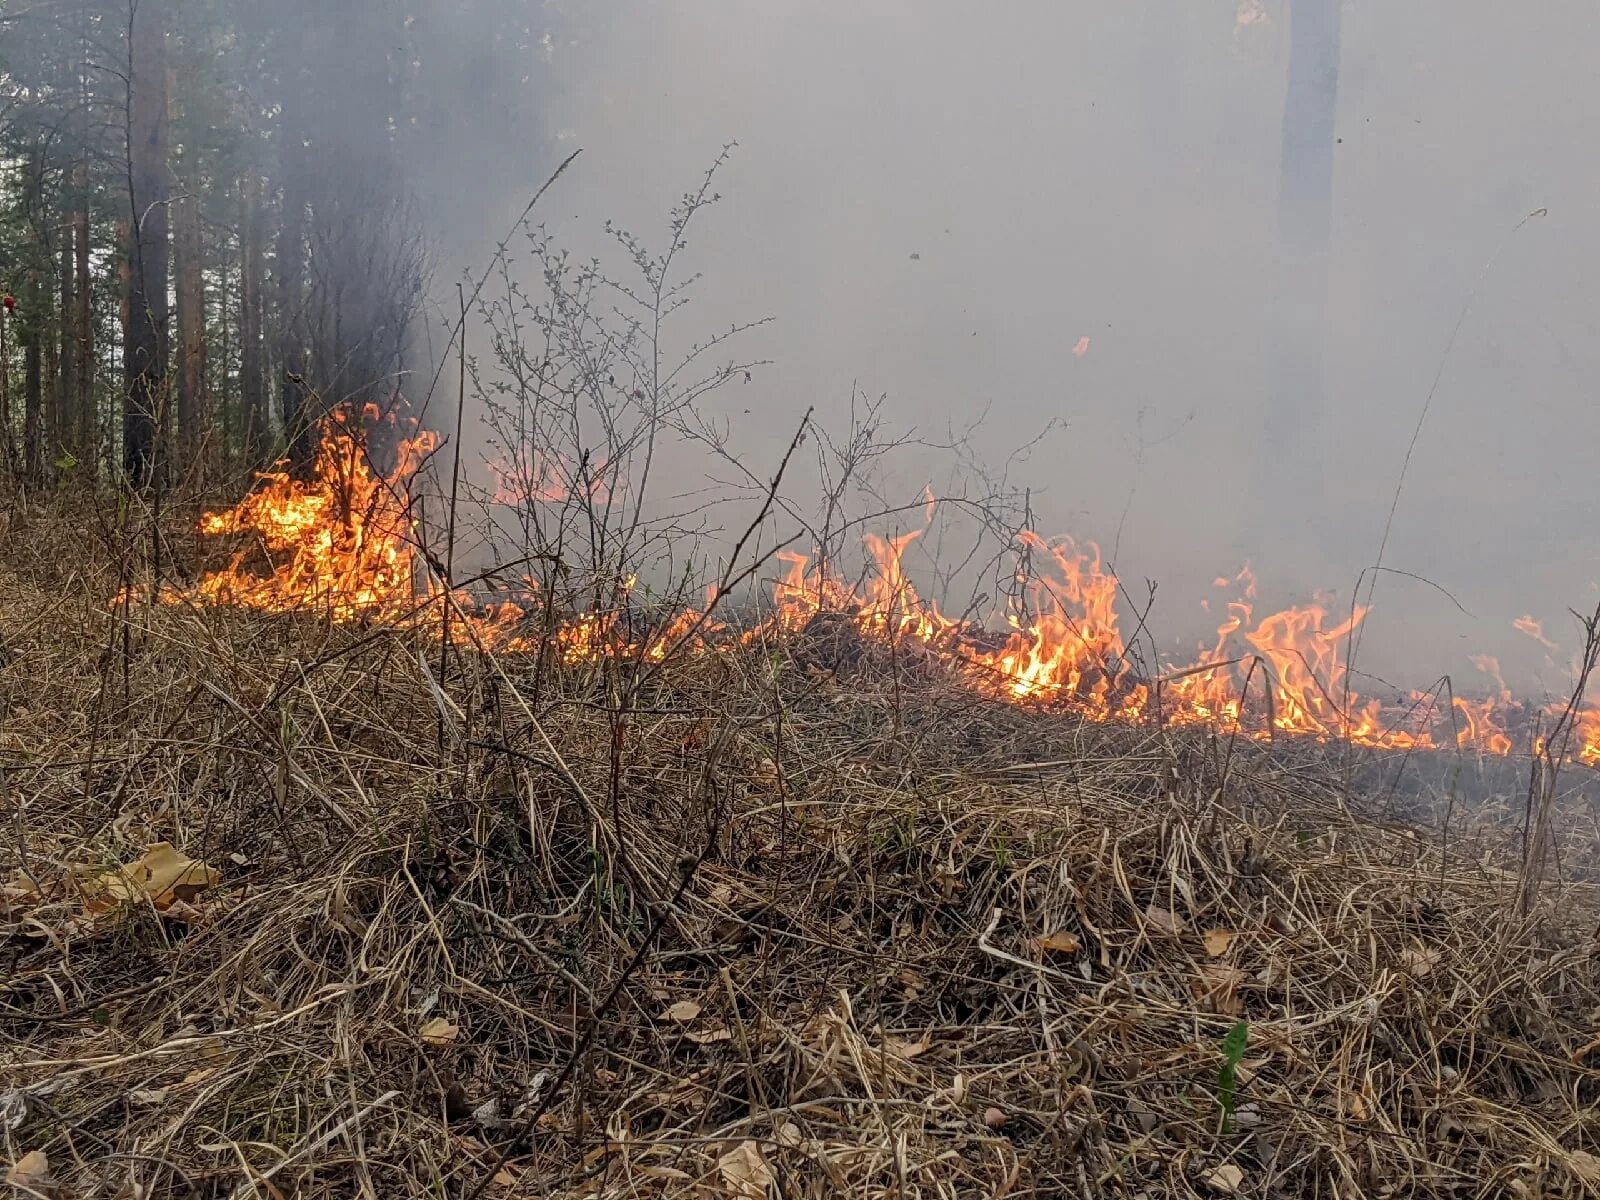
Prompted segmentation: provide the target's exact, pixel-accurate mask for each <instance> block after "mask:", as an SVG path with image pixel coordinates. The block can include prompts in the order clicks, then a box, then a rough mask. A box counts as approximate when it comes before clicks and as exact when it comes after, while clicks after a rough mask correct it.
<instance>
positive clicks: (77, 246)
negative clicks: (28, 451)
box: [72, 161, 100, 479]
mask: <svg viewBox="0 0 1600 1200" xmlns="http://www.w3.org/2000/svg"><path fill="white" fill-rule="evenodd" d="M75 201H76V204H75V207H74V210H73V213H72V251H73V256H74V258H75V259H76V260H77V261H76V264H75V265H76V268H77V277H78V278H77V287H76V288H75V290H74V293H73V300H74V302H75V304H76V306H77V313H76V316H75V317H74V319H73V322H72V328H73V335H74V336H75V337H76V339H77V347H76V350H77V355H78V366H77V370H76V371H75V372H74V376H73V377H74V379H75V381H76V383H77V386H78V394H77V403H76V404H75V406H74V409H75V412H76V416H77V437H76V438H75V439H74V440H75V442H76V445H77V454H78V458H79V461H81V462H82V463H83V470H84V472H85V474H86V475H87V476H88V477H89V478H90V479H93V478H94V476H95V472H96V468H97V464H98V463H99V458H100V414H99V412H98V411H96V405H95V398H94V365H95V353H94V308H93V303H94V295H93V288H94V281H93V279H92V278H91V277H90V274H89V165H88V162H87V161H84V162H81V163H79V165H78V186H77V189H76V196H75Z"/></svg>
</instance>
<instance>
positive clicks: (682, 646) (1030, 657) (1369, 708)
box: [162, 409, 1600, 764]
mask: <svg viewBox="0 0 1600 1200" xmlns="http://www.w3.org/2000/svg"><path fill="white" fill-rule="evenodd" d="M378 421H379V417H378V414H376V412H375V411H373V410H371V409H369V410H368V411H366V412H364V413H362V414H360V415H359V417H356V416H352V415H340V416H334V417H330V418H328V420H327V422H326V423H325V424H324V426H323V428H322V430H321V435H322V436H321V437H320V439H319V443H318V448H317V452H316V459H315V463H314V470H313V471H312V472H311V473H310V475H309V477H307V478H304V479H301V478H297V477H295V476H294V475H293V474H291V473H290V472H288V471H287V470H285V469H283V468H282V467H281V466H280V468H279V469H277V470H274V471H270V472H266V473H264V474H262V475H261V476H260V480H259V483H258V486H257V487H256V488H255V489H254V490H253V491H252V492H251V493H250V494H249V495H247V496H246V497H245V498H244V499H243V500H241V501H240V502H239V503H238V504H237V505H236V506H234V507H233V508H232V509H229V510H227V511H226V512H218V513H207V514H206V515H205V516H204V517H203V518H202V519H201V521H200V525H199V529H200V532H201V533H203V534H205V535H207V536H212V537H231V538H239V539H242V541H241V545H240V546H239V547H238V548H237V549H236V551H235V553H234V555H233V557H232V559H231V560H230V561H229V563H228V565H227V566H226V567H225V568H223V569H222V570H219V571H215V572H212V573H210V574H207V575H205V576H203V577H202V578H201V579H200V580H199V581H198V582H197V583H195V584H194V585H192V586H191V587H189V588H187V589H169V590H168V592H167V593H166V594H164V595H163V597H162V599H163V600H165V601H167V602H169V603H173V602H179V601H189V602H200V603H207V604H216V605H234V606H238V607H244V608H250V609H256V610H263V611H291V610H304V609H314V610H317V611H321V612H324V613H326V614H327V615H329V616H330V617H331V619H333V620H336V621H347V620H353V619H357V618H366V619H370V618H373V617H377V618H379V619H389V620H396V621H404V620H411V619H415V618H417V617H418V616H419V615H421V614H424V613H427V612H429V611H433V612H437V611H438V606H437V604H430V603H429V601H430V599H434V598H438V597H439V593H440V588H439V586H438V584H437V583H436V581H435V579H434V578H433V576H431V575H429V574H428V573H426V572H419V570H418V568H419V566H420V562H419V560H420V559H421V557H422V554H423V552H422V548H421V544H420V540H419V539H420V531H419V529H418V527H417V525H416V523H415V522H414V520H413V516H412V505H411V501H410V499H409V496H410V493H411V484H412V481H413V478H414V476H415V475H416V473H417V472H418V470H419V469H420V468H421V467H422V465H423V464H424V463H425V462H426V460H427V458H428V456H429V455H430V454H431V453H432V452H433V450H434V449H435V447H436V445H437V443H436V441H435V439H434V437H433V435H432V434H430V433H428V432H426V431H422V430H412V431H410V432H409V433H408V434H406V435H405V436H401V429H400V426H399V423H397V422H393V421H389V422H388V424H389V425H390V426H391V427H392V433H393V434H394V441H395V443H396V445H395V451H394V454H393V459H394V465H393V467H392V468H391V469H389V470H387V471H380V470H379V469H378V468H376V467H375V466H374V464H373V461H372V458H371V456H370V455H369V454H368V452H367V441H366V438H365V437H364V436H362V434H363V432H364V430H365V429H366V428H367V427H368V426H372V425H373V424H374V423H377V422H378ZM558 474H563V475H564V474H565V473H561V472H558ZM530 494H535V495H536V498H537V494H536V490H535V493H530V492H529V490H528V489H527V488H521V489H519V495H520V496H522V497H526V496H528V495H530ZM551 494H552V495H555V494H556V493H554V492H552V493H551ZM563 494H564V493H563ZM927 502H928V523H929V524H931V523H932V518H933V505H934V504H935V501H934V498H933V497H932V496H931V495H929V496H928V497H927ZM924 532H925V530H924V529H914V530H911V531H909V532H905V533H900V534H897V535H895V536H892V537H883V536H878V535H875V534H869V535H867V536H866V537H865V538H864V539H863V540H864V546H865V550H866V554H867V569H866V570H865V571H864V572H863V574H862V576H861V578H860V579H859V580H858V581H856V582H854V583H850V582H847V581H846V579H845V578H844V577H843V576H842V575H840V574H839V573H838V571H837V570H836V569H835V567H834V565H833V564H831V563H829V562H827V561H826V560H824V559H822V558H819V557H815V556H807V555H802V554H797V553H792V552H784V553H782V554H780V555H779V559H780V561H781V564H782V567H783V569H782V572H781V575H780V577H779V578H778V579H777V580H776V581H775V582H774V584H773V591H772V610H771V615H770V617H769V618H768V619H767V623H766V629H767V630H768V631H770V632H773V633H777V634H779V635H783V634H793V633H796V632H798V631H801V630H803V629H805V628H806V627H807V626H808V625H809V623H810V622H812V621H813V620H814V619H815V618H817V617H818V616H821V615H828V616H831V617H837V618H840V619H843V620H845V621H847V622H849V623H850V624H851V625H853V626H854V628H855V629H856V630H857V631H858V632H859V634H860V636H861V637H863V638H864V639H866V640H868V641H872V642H879V643H888V644H895V645H906V646H909V647H915V648H916V649H917V650H918V652H919V653H920V654H921V655H923V656H924V657H926V658H927V659H928V660H929V661H932V662H936V663H938V664H941V665H942V667H943V668H944V669H946V670H948V671H949V672H950V673H951V674H952V675H954V676H955V677H956V678H957V679H959V680H960V681H961V682H962V683H963V684H965V685H966V686H968V687H970V688H971V689H972V690H973V691H974V692H976V693H980V694H984V695H987V696H990V697H993V698H995V699H998V700H1001V701H1004V702H1009V703H1017V704H1046V705H1060V706H1068V707H1071V708H1073V709H1074V710H1076V711H1078V712H1080V713H1082V714H1083V715H1085V716H1087V717H1089V718H1091V719H1094V720H1097V721H1112V720H1116V721H1126V722H1146V723H1159V724H1166V725H1185V726H1187V725H1201V726H1208V727H1211V728H1214V729H1217V730H1219V731H1222V732H1227V733H1242V734H1243V735H1245V736H1249V737H1252V738H1269V737H1272V736H1275V735H1280V734H1291V735H1300V736H1306V737H1310V738H1315V739H1320V740H1348V741H1350V742H1352V743H1354V744H1356V745H1361V746H1369V747H1374V748H1382V749H1423V748H1430V747H1437V746H1448V745H1449V744H1450V742H1451V740H1452V739H1453V740H1454V742H1455V743H1456V744H1457V745H1459V746H1461V747H1471V748H1475V749H1477V750H1480V751H1482V752H1484V753H1489V754H1497V755H1504V754H1509V753H1511V752H1512V750H1513V744H1514V739H1513V737H1512V734H1511V733H1510V732H1508V729H1509V728H1510V727H1511V721H1512V720H1513V718H1514V717H1516V716H1517V715H1518V714H1530V715H1531V714H1533V713H1535V712H1536V711H1538V710H1537V709H1536V708H1533V707H1529V706H1526V705H1520V704H1519V703H1518V702H1517V701H1516V700H1515V699H1514V697H1513V695H1512V692H1511V689H1510V688H1508V687H1507V686H1506V684H1505V681H1504V679H1503V678H1502V677H1501V673H1500V668H1499V664H1498V663H1497V662H1495V660H1493V659H1491V658H1480V659H1476V660H1474V662H1475V665H1476V666H1477V667H1478V669H1479V670H1480V671H1481V672H1483V674H1484V675H1486V676H1487V677H1488V678H1489V680H1491V681H1492V683H1493V685H1494V687H1493V689H1492V691H1491V693H1490V694H1489V696H1488V697H1487V698H1484V699H1469V698H1467V697H1462V696H1454V695H1452V696H1451V697H1450V701H1449V705H1448V706H1445V705H1444V703H1443V701H1442V699H1441V696H1440V695H1439V694H1437V693H1413V694H1412V696H1411V697H1410V702H1409V703H1404V702H1403V701H1400V700H1399V698H1397V702H1396V703H1392V704H1386V703H1384V702H1383V701H1381V700H1380V699H1378V698H1375V697H1370V696H1362V695H1360V694H1359V693H1358V691H1357V689H1356V688H1355V687H1354V686H1353V678H1352V675H1353V673H1352V672H1351V670H1350V666H1349V662H1348V657H1349V642H1350V638H1351V635H1352V634H1353V633H1354V632H1355V631H1356V630H1357V629H1358V628H1359V627H1360V626H1361V624H1362V622H1363V621H1364V620H1366V618H1367V616H1368V611H1367V610H1366V609H1365V608H1361V607H1356V608H1353V609H1351V610H1349V611H1348V612H1347V613H1345V614H1344V615H1343V616H1342V617H1339V616H1330V614H1329V611H1328V609H1327V608H1326V607H1325V606H1324V605H1323V604H1307V605H1301V606H1294V607H1290V608H1286V609H1283V610H1281V611H1277V612H1272V613H1269V614H1267V615H1265V616H1261V617H1257V616H1256V613H1255V578H1254V576H1253V575H1252V574H1251V572H1250V571H1249V570H1248V568H1247V569H1246V570H1244V571H1241V572H1240V573H1239V574H1238V575H1237V576H1235V577H1233V578H1232V579H1229V578H1226V577H1219V578H1218V579H1217V580H1216V586H1217V587H1218V588H1221V589H1228V590H1231V591H1232V592H1233V593H1234V594H1233V596H1232V598H1230V599H1228V600H1227V601H1226V617H1225V619H1224V620H1223V621H1222V622H1221V624H1220V625H1219V626H1218V629H1217V633H1216V637H1215V640H1214V641H1213V642H1211V643H1209V644H1207V645H1204V646H1202V647H1201V648H1200V650H1199V653H1198V657H1197V658H1195V660H1194V661H1193V662H1192V663H1189V664H1182V663H1176V664H1175V663H1164V662H1156V663H1151V662H1147V661H1143V660H1140V659H1139V658H1138V656H1137V655H1135V654H1134V653H1133V652H1132V651H1131V649H1130V647H1129V645H1128V644H1127V642H1126V640H1125V635H1124V632H1123V629H1122V625H1121V620H1120V604H1119V601H1120V597H1121V585H1120V583H1119V582H1118V579H1117V577H1116V575H1115V574H1114V573H1113V572H1112V571H1111V570H1110V569H1109V567H1107V565H1106V564H1105V562H1104V560H1103V558H1102V557H1101V554H1100V551H1099V549H1098V547H1096V546H1095V545H1094V544H1093V543H1092V542H1076V541H1073V540H1071V539H1069V538H1060V539H1055V540H1048V539H1046V538H1043V537H1041V536H1039V535H1038V534H1036V533H1032V532H1024V533H1022V534H1021V535H1019V538H1018V542H1017V546H1016V552H1017V561H1018V564H1019V567H1018V570H1017V573H1016V576H1015V584H1016V586H1015V589H1014V593H1013V595H1012V596H1011V598H1010V600H1009V602H1008V604H1007V606H1006V609H1005V611H1004V613H1003V621H1004V627H1003V628H1002V629H1000V630H999V631H998V632H996V631H992V629H991V628H989V627H986V626H984V625H983V624H981V623H979V622H974V621H970V620H965V619H959V620H958V619H954V618H951V617H949V616H947V615H945V614H944V613H942V612H940V611H939V607H938V605H937V604H936V603H933V602H932V601H929V600H926V599H924V598H923V597H922V596H920V595H919V594H918V592H917V589H916V587H915V585H914V584H913V582H912V580H911V577H910V573H909V572H908V570H907V568H906V562H905V560H906V556H907V554H908V552H909V551H910V550H911V549H912V547H914V546H915V545H916V544H917V542H918V540H919V539H920V538H921V536H922V535H923V533H924ZM263 565H264V566H265V568H266V569H265V570H262V569H261V567H262V566H263ZM419 574H421V575H422V576H423V578H422V579H420V580H419V578H418V576H419ZM633 583H634V581H633V580H631V579H628V580H623V581H622V582H621V583H620V584H619V585H618V586H617V587H616V588H615V589H613V590H614V592H615V602H614V605H613V607H611V608H609V609H602V608H594V609H591V610H589V611H581V612H567V613H565V614H564V615H563V616H562V617H561V618H560V619H559V620H557V621H555V623H554V624H553V625H551V626H550V627H549V628H548V629H546V630H543V631H541V630H538V629H534V630H533V631H532V632H530V631H529V630H530V626H537V625H538V624H539V623H540V622H539V621H538V620H536V619H533V614H534V613H535V612H536V611H537V612H543V609H544V602H543V600H542V599H541V597H540V594H539V589H538V588H537V586H536V585H535V584H533V583H532V582H529V583H528V584H527V587H526V592H525V594H524V595H523V596H521V597H519V598H518V599H517V600H514V601H502V602H499V603H493V604H488V603H485V604H474V603H473V602H472V601H471V599H470V598H469V597H467V596H465V595H460V594H458V595H456V596H455V597H454V599H455V601H456V604H457V606H458V607H459V608H460V609H461V610H462V611H463V612H465V613H466V614H467V621H468V623H469V624H470V626H471V633H472V635H473V638H474V639H475V640H476V641H477V642H478V643H479V644H481V645H484V646H486V647H489V648H492V649H495V650H498V651H501V652H506V653H537V652H542V651H544V650H546V649H548V650H549V652H550V653H552V654H553V655H554V657H555V658H556V659H557V660H558V661H560V662H562V663H564V664H567V665H577V664H583V663H590V662H596V661H600V660H604V659H607V658H624V657H625V658H631V659H633V660H635V661H639V662H661V661H663V660H665V659H666V658H667V657H669V656H675V655H677V654H680V653H682V654H701V653H706V652H713V651H715V649H716V647H717V646H718V645H720V644H724V643H725V642H726V640H727V638H728V637H729V636H730V635H729V631H728V630H727V628H726V627H725V626H723V625H722V624H720V623H718V622H716V621H714V620H711V619H710V618H709V617H708V615H707V614H708V613H709V612H710V609H711V605H712V604H713V603H714V600H715V595H714V593H713V592H708V594H707V598H706V605H705V607H704V608H701V609H695V608H692V607H690V608H685V609H682V610H681V611H676V612H667V613H652V614H630V612H629V604H630V600H629V598H630V596H631V594H632V591H633ZM636 617H637V618H638V619H636ZM640 621H642V622H643V624H644V625H646V626H647V627H648V629H647V631H646V632H643V633H640V632H639V630H638V626H639V624H640ZM1514 624H1515V626H1516V628H1518V629H1519V630H1521V631H1523V632H1524V633H1527V634H1528V635H1529V636H1530V637H1534V638H1537V639H1538V640H1539V641H1540V642H1541V643H1542V644H1544V645H1546V646H1548V647H1551V648H1554V647H1553V643H1551V642H1550V641H1549V640H1548V639H1546V638H1545V636H1544V634H1543V631H1542V630H1541V629H1540V628H1539V626H1538V624H1537V623H1536V622H1534V621H1533V619H1532V618H1531V617H1524V618H1518V620H1517V621H1516V622H1515V623H1514ZM758 632H760V630H749V631H747V632H746V634H745V635H744V636H745V637H750V636H754V635H755V634H756V633H758ZM1547 711H1550V712H1551V715H1558V713H1559V708H1558V709H1555V710H1547ZM1452 731H1453V732H1452ZM1575 740H1576V742H1577V744H1578V746H1579V749H1578V751H1577V752H1576V753H1577V757H1578V758H1580V759H1581V760H1582V761H1583V762H1586V763H1590V764H1600V706H1596V707H1592V708H1589V709H1586V710H1584V711H1583V712H1582V713H1581V714H1579V716H1578V718H1577V720H1576V722H1575Z"/></svg>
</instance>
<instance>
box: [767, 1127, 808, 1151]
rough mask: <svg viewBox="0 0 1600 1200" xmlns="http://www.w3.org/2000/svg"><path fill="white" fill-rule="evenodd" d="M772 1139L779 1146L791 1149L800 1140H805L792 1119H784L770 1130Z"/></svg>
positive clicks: (798, 1143)
mask: <svg viewBox="0 0 1600 1200" xmlns="http://www.w3.org/2000/svg"><path fill="white" fill-rule="evenodd" d="M772 1140H773V1141H775V1142H777V1143H778V1145H780V1146H784V1147H786V1148H788V1149H790V1150H793V1149H794V1148H795V1147H796V1146H798V1145H800V1143H801V1142H803V1141H805V1138H804V1136H803V1135H802V1134H801V1133H800V1126H798V1125H796V1124H795V1123H794V1122H793V1121H785V1122H784V1123H783V1124H782V1125H779V1126H778V1127H777V1128H776V1129H774V1130H773V1131H772Z"/></svg>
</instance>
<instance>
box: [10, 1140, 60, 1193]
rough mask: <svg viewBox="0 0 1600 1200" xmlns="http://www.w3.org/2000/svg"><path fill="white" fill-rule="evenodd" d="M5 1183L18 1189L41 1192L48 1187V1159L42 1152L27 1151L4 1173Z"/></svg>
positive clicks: (49, 1181)
mask: <svg viewBox="0 0 1600 1200" xmlns="http://www.w3.org/2000/svg"><path fill="white" fill-rule="evenodd" d="M6 1182H7V1183H9V1184H12V1185H13V1186H15V1187H19V1188H28V1189H29V1190H30V1191H35V1192H42V1191H44V1190H45V1189H46V1188H48V1187H49V1186H50V1183H51V1180H50V1159H49V1158H47V1157H46V1156H45V1152H44V1151H43V1150H29V1151H28V1152H27V1153H26V1154H24V1155H23V1156H22V1157H21V1158H19V1159H17V1161H16V1162H14V1163H12V1164H11V1169H10V1170H9V1171H7V1172H6Z"/></svg>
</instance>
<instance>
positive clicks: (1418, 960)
mask: <svg viewBox="0 0 1600 1200" xmlns="http://www.w3.org/2000/svg"><path fill="white" fill-rule="evenodd" d="M1443 958H1444V955H1442V954H1440V953H1439V951H1437V950H1435V949H1434V948H1433V947H1432V946H1410V947H1408V948H1406V949H1405V950H1402V951H1401V952H1400V969H1401V970H1402V971H1404V972H1405V973H1406V974H1407V975H1410V976H1412V977H1413V978H1415V979H1422V978H1424V977H1425V976H1428V975H1431V974H1433V969H1434V968H1435V967H1437V966H1438V965H1439V963H1440V962H1441V961H1442V960H1443Z"/></svg>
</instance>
